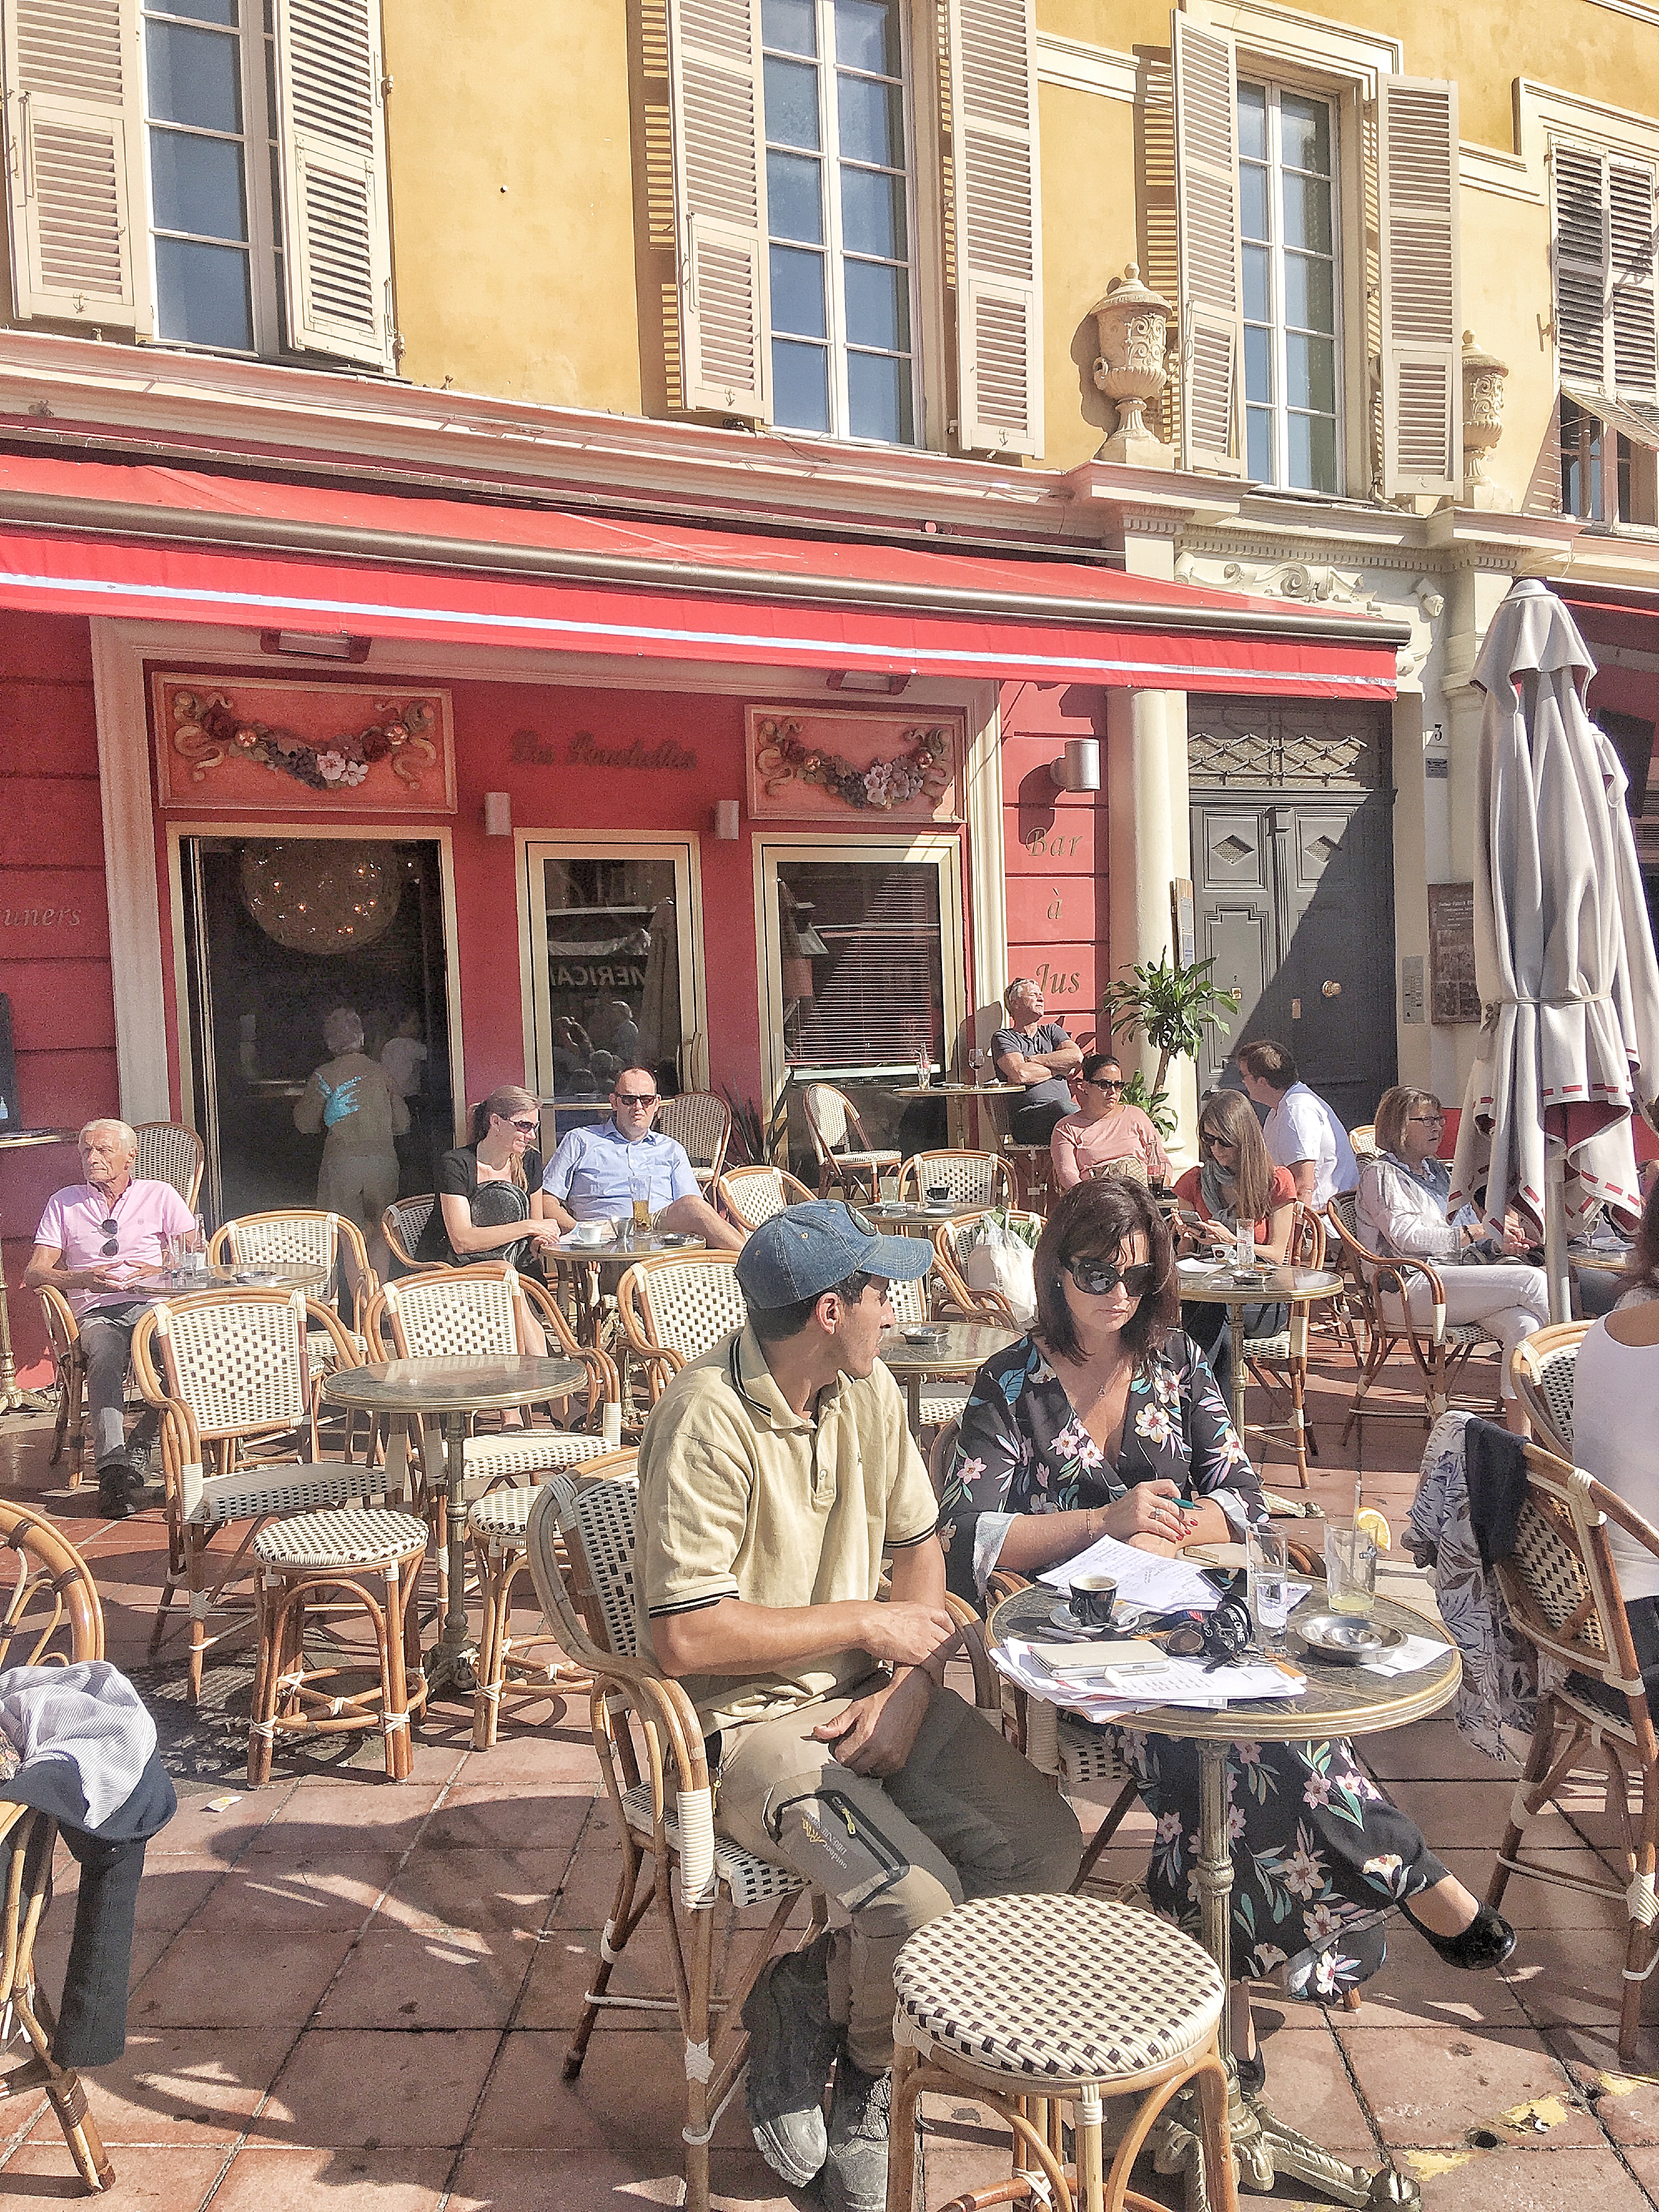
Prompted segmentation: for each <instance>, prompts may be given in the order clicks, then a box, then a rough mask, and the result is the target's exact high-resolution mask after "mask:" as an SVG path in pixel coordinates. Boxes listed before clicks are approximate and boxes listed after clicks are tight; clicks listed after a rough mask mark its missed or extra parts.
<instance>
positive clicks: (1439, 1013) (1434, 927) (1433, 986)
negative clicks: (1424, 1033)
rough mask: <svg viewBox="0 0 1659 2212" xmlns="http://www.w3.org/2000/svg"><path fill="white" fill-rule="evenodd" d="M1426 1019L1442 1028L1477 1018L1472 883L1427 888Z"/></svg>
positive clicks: (1478, 1000) (1478, 1003) (1478, 985)
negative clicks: (1427, 979)
mask: <svg viewBox="0 0 1659 2212" xmlns="http://www.w3.org/2000/svg"><path fill="white" fill-rule="evenodd" d="M1429 1019H1430V1020H1431V1022H1434V1023H1437V1024H1442V1025H1446V1024H1452V1023H1456V1022H1478V1021H1479V1020H1480V984H1479V983H1478V982H1477V981H1475V974H1474V884H1430V885H1429Z"/></svg>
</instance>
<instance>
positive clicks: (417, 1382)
mask: <svg viewBox="0 0 1659 2212" xmlns="http://www.w3.org/2000/svg"><path fill="white" fill-rule="evenodd" d="M586 1379H587V1370H586V1368H585V1367H584V1366H583V1365H582V1364H581V1362H580V1360H579V1359H535V1358H529V1357H520V1358H511V1359H508V1358H491V1357H489V1355H486V1354H478V1355H474V1356H471V1357H469V1358H461V1359H382V1360H377V1361H374V1362H372V1363H371V1364H369V1365H368V1366H365V1367H344V1368H342V1369H340V1370H338V1371H337V1373H335V1374H333V1375H331V1376H328V1377H327V1379H326V1380H325V1383H323V1386H322V1390H323V1395H324V1397H325V1398H326V1399H328V1400H329V1401H331V1403H332V1404H334V1405H337V1406H349V1407H354V1408H356V1409H357V1410H359V1411H361V1412H363V1413H384V1414H386V1416H387V1417H388V1419H392V1418H395V1417H401V1418H402V1419H404V1420H420V1419H422V1418H423V1417H425V1416H428V1415H430V1414H435V1413H436V1414H441V1415H442V1416H443V1425H444V1510H445V1527H444V1538H445V1541H446V1543H447V1551H448V1577H449V1601H448V1605H447V1609H446V1611H445V1613H444V1619H443V1627H442V1630H441V1632H440V1634H439V1638H438V1641H437V1643H436V1644H435V1645H434V1646H433V1648H432V1651H431V1654H430V1656H428V1660H427V1662H426V1680H427V1688H428V1694H429V1695H431V1696H434V1697H435V1696H436V1695H437V1694H438V1692H439V1691H440V1690H441V1689H443V1688H445V1687H447V1686H452V1685H453V1688H454V1689H455V1691H456V1692H457V1693H458V1694H459V1695H462V1696H467V1697H470V1696H471V1694H472V1692H473V1691H474V1690H475V1689H476V1688H477V1681H476V1680H475V1678H474V1674H473V1662H474V1660H475V1659H476V1657H477V1644H476V1643H475V1642H474V1641H473V1638H472V1636H471V1630H470V1627H469V1626H468V1622H467V1617H466V1422H467V1416H468V1415H469V1414H470V1413H501V1412H505V1411H507V1409H508V1408H509V1407H514V1406H533V1405H537V1404H539V1402H540V1401H542V1400H543V1399H544V1398H564V1397H568V1395H570V1393H571V1391H573V1390H574V1389H578V1388H579V1387H580V1385H581V1384H582V1383H585V1382H586Z"/></svg>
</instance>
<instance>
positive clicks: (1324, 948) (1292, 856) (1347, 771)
mask: <svg viewBox="0 0 1659 2212" xmlns="http://www.w3.org/2000/svg"><path fill="white" fill-rule="evenodd" d="M1188 758H1189V773H1190V775H1191V782H1192V835H1193V880H1194V903H1195V909H1196V912H1195V920H1196V925H1197V939H1198V954H1199V957H1200V959H1206V958H1213V960H1214V962H1215V969H1214V977H1215V981H1216V982H1217V983H1218V985H1219V986H1220V987H1222V988H1223V989H1225V990H1231V991H1234V992H1236V993H1237V996H1238V1015H1237V1019H1236V1021H1235V1023H1234V1024H1233V1028H1232V1030H1231V1034H1230V1035H1229V1036H1227V1037H1226V1038H1225V1040H1221V1041H1219V1042H1217V1043H1215V1044H1212V1046H1211V1048H1209V1050H1208V1051H1207V1052H1206V1054H1205V1055H1204V1056H1203V1057H1201V1058H1200V1062H1199V1071H1198V1075H1199V1089H1200V1093H1202V1092H1203V1091H1207V1090H1209V1089H1211V1088H1212V1087H1213V1086H1214V1085H1215V1084H1216V1083H1218V1081H1219V1080H1220V1078H1221V1075H1222V1073H1223V1069H1224V1067H1225V1066H1226V1064H1227V1062H1228V1061H1229V1060H1230V1059H1231V1055H1232V1054H1234V1053H1236V1052H1237V1048H1238V1047H1239V1046H1240V1045H1241V1044H1243V1043H1244V1042H1246V1040H1247V1039H1249V1038H1250V1037H1253V1036H1273V1037H1278V1038H1279V1039H1280V1040H1281V1041H1282V1042H1284V1043H1285V1044H1287V1045H1288V1046H1289V1047H1290V1048H1291V1051H1292V1052H1293V1053H1294V1054H1295V1055H1296V1059H1297V1066H1298V1068H1299V1070H1300V1072H1301V1074H1302V1077H1303V1079H1304V1081H1305V1082H1307V1083H1308V1084H1310V1085H1311V1086H1312V1087H1313V1089H1314V1090H1316V1091H1318V1092H1319V1093H1320V1095H1321V1096H1322V1097H1324V1098H1327V1099H1328V1100H1329V1101H1330V1103H1331V1104H1332V1105H1333V1106H1334V1108H1335V1109H1336V1111H1337V1112H1338V1114H1339V1115H1340V1116H1341V1117H1342V1119H1343V1121H1344V1122H1345V1123H1346V1124H1348V1125H1350V1126H1352V1125H1353V1124H1356V1123H1358V1122H1362V1121H1369V1120H1370V1118H1371V1115H1372V1114H1373V1112H1374V1111H1375V1109H1376V1102H1377V1100H1378V1098H1379V1097H1381V1096H1382V1094H1383V1091H1386V1090H1387V1089H1388V1087H1389V1085H1390V1084H1391V1083H1393V1082H1394V1081H1395V1075H1396V1071H1397V1060H1396V1050H1395V1042H1396V1041H1395V988H1394V967H1395V957H1394V837H1393V823H1392V806H1393V793H1392V790H1391V788H1390V782H1391V779H1390V776H1389V756H1388V727H1387V720H1386V716H1385V714H1383V712H1382V711H1381V710H1378V709H1375V708H1351V707H1345V706H1343V705H1342V704H1341V703H1340V702H1336V703H1333V704H1329V705H1326V704H1319V705H1311V706H1307V707H1302V706H1296V705H1293V704H1291V703H1289V702H1280V701H1277V700H1253V699H1236V700H1228V699H1221V700H1203V699H1196V698H1195V699H1194V700H1193V701H1192V702H1191V703H1190V705H1189V708H1188Z"/></svg>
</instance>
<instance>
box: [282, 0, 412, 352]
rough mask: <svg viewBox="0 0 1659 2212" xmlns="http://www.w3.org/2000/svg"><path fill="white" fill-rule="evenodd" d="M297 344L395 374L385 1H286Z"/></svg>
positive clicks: (290, 263)
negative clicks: (384, 106)
mask: <svg viewBox="0 0 1659 2212" xmlns="http://www.w3.org/2000/svg"><path fill="white" fill-rule="evenodd" d="M380 75H381V64H380V0H276V118H277V129H278V135H279V137H280V139H281V142H282V163H283V290H284V295H285V299H286V301H287V307H288V343H289V345H290V346H291V347H293V348H295V349H296V350H297V351H299V352H302V353H325V354H331V355H333V356H336V357H337V358H339V359H341V360H343V361H355V362H362V363H364V364H365V365H366V366H368V367H369V368H386V369H390V368H395V367H396V365H397V362H396V355H395V350H394V343H393V330H394V325H393V317H392V226H391V222H390V219H389V216H388V211H387V205H386V128H385V120H384V117H383V114H382V110H381V105H380V101H381V94H380Z"/></svg>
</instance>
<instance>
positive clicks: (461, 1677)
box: [426, 1413, 478, 1698]
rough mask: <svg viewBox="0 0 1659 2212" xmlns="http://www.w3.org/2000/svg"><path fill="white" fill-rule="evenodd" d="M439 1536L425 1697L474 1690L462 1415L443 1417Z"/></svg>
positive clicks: (474, 1646) (474, 1643)
mask: <svg viewBox="0 0 1659 2212" xmlns="http://www.w3.org/2000/svg"><path fill="white" fill-rule="evenodd" d="M444 1521H445V1528H444V1540H445V1544H446V1547H447V1554H448V1561H449V1603H448V1607H447V1610H446V1612H445V1613H444V1619H443V1627H442V1629H441V1632H440V1633H439V1637H438V1641H437V1642H436V1643H435V1644H434V1645H433V1647H432V1650H431V1651H430V1652H429V1653H428V1656H427V1662H426V1681H427V1692H428V1696H431V1697H436V1696H437V1695H438V1693H439V1692H441V1691H442V1690H451V1689H453V1691H454V1692H456V1693H457V1694H458V1695H459V1696H462V1697H469V1698H470V1697H471V1695H472V1693H473V1692H474V1691H475V1690H476V1689H477V1686H478V1685H477V1674H476V1672H475V1662H476V1661H477V1656H478V1646H477V1639H476V1638H474V1636H473V1634H472V1630H471V1623H470V1621H469V1620H468V1619H467V1613H466V1415H465V1413H446V1414H445V1415H444Z"/></svg>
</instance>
